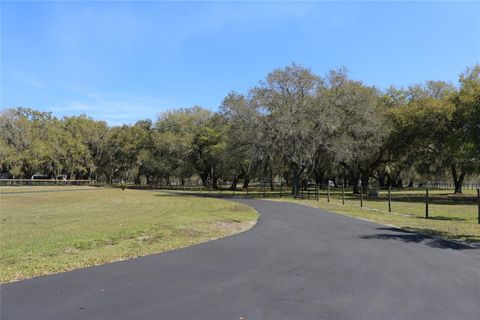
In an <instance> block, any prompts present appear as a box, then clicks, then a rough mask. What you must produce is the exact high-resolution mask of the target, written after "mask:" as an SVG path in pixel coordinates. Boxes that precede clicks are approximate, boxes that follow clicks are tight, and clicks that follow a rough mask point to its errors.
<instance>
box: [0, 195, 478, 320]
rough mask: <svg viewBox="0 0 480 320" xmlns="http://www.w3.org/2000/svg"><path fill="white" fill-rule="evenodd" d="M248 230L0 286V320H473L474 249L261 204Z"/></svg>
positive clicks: (289, 206) (297, 208)
mask: <svg viewBox="0 0 480 320" xmlns="http://www.w3.org/2000/svg"><path fill="white" fill-rule="evenodd" d="M237 201H239V202H242V203H246V204H249V205H251V206H253V207H255V208H256V209H257V210H258V211H259V212H260V213H261V218H260V221H259V223H258V224H257V225H256V226H255V227H254V228H253V229H252V230H250V231H248V232H246V233H243V234H240V235H236V236H232V237H228V238H225V239H221V240H217V241H211V242H209V243H205V244H201V245H197V246H194V247H190V248H186V249H181V250H176V251H171V252H168V253H164V254H158V255H152V256H148V257H143V258H138V259H133V260H130V261H124V262H118V263H112V264H107V265H103V266H99V267H92V268H86V269H82V270H76V271H72V272H67V273H63V274H58V275H53V276H46V277H41V278H36V279H32V280H26V281H21V282H16V283H12V284H8V285H3V286H2V287H1V319H2V320H12V319H18V320H34V319H42V320H43V319H59V320H74V319H82V320H84V319H103V320H106V319H115V320H121V319H128V320H136V319H195V320H199V319H200V320H206V319H209V320H210V319H219V320H224V319H236V320H240V319H242V318H243V319H246V320H249V319H252V320H253V319H275V320H279V319H288V320H300V319H368V320H375V319H382V320H384V319H435V320H441V319H474V320H478V319H480V250H479V249H471V248H469V247H466V246H462V245H456V244H453V243H450V242H446V241H441V240H435V239H431V238H427V237H424V236H420V235H417V234H413V233H406V232H402V231H400V230H396V229H393V228H389V227H385V226H381V225H377V224H374V223H369V222H366V221H362V220H356V219H352V218H348V217H345V216H341V215H336V214H331V213H327V212H323V211H319V210H316V209H313V208H308V207H305V206H301V205H297V204H290V203H280V202H273V201H272V202H271V201H262V200H251V199H244V200H237Z"/></svg>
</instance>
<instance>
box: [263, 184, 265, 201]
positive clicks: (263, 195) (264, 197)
mask: <svg viewBox="0 0 480 320" xmlns="http://www.w3.org/2000/svg"><path fill="white" fill-rule="evenodd" d="M263 197H264V198H265V181H264V182H263Z"/></svg>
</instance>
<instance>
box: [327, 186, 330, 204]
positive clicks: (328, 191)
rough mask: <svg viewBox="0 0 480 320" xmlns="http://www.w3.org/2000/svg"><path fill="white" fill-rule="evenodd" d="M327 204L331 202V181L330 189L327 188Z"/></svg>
mask: <svg viewBox="0 0 480 320" xmlns="http://www.w3.org/2000/svg"><path fill="white" fill-rule="evenodd" d="M327 202H330V181H329V182H328V187H327Z"/></svg>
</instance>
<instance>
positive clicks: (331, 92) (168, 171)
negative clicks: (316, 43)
mask: <svg viewBox="0 0 480 320" xmlns="http://www.w3.org/2000/svg"><path fill="white" fill-rule="evenodd" d="M0 128H1V129H0V130H1V132H0V161H1V171H2V173H3V175H4V176H5V175H9V176H10V177H12V178H30V177H31V176H32V175H33V174H43V175H49V176H52V177H53V176H58V175H61V174H66V175H67V176H68V178H69V179H95V180H97V181H104V182H108V183H112V182H114V181H116V180H125V181H127V182H130V183H136V184H148V185H159V184H169V183H172V182H173V181H175V182H176V183H182V184H184V183H189V182H191V181H193V180H195V181H196V180H198V181H201V182H202V183H203V184H204V185H208V184H210V183H211V184H212V186H213V187H214V188H216V187H217V185H218V183H219V182H220V181H223V182H224V181H228V182H230V183H231V187H232V188H237V185H240V184H241V185H242V187H247V186H248V185H249V183H250V182H251V181H269V182H271V183H272V187H273V181H275V180H277V181H278V180H279V179H281V180H282V181H283V182H284V183H286V184H289V185H293V186H295V187H296V188H294V189H295V190H300V188H301V187H302V186H304V185H305V184H306V183H308V182H313V183H322V184H323V183H325V182H326V181H327V180H332V181H335V183H340V182H341V183H348V184H350V185H353V186H354V191H356V192H358V191H359V185H363V186H364V188H365V190H366V189H367V188H368V186H369V184H372V183H376V184H378V185H380V186H394V187H403V186H406V185H413V183H414V182H426V181H434V180H438V179H444V178H445V177H449V179H451V181H452V182H453V183H454V185H455V192H457V193H458V192H461V191H462V190H461V187H462V183H463V182H464V180H465V178H466V177H468V175H478V174H479V172H480V66H479V65H476V66H474V67H473V68H469V69H467V70H466V71H465V72H464V73H462V74H461V75H460V77H459V83H458V85H453V84H450V83H446V82H443V81H427V82H426V83H424V84H419V85H412V86H410V87H408V88H395V87H391V88H389V89H387V90H385V91H380V90H378V89H377V88H375V87H371V86H367V85H365V84H363V83H362V82H360V81H355V80H352V79H350V78H349V77H348V74H347V72H346V71H345V70H344V69H340V70H334V71H330V72H329V73H328V74H327V75H325V76H323V77H320V76H318V75H316V74H314V73H312V72H311V71H310V70H309V69H307V68H304V67H302V66H299V65H296V64H292V65H289V66H287V67H285V68H283V69H277V70H274V71H272V72H271V73H269V74H268V75H267V77H266V78H265V79H264V80H263V81H261V82H260V83H259V85H258V86H256V87H253V88H252V89H251V90H249V91H248V92H246V93H243V94H242V93H237V92H231V93H229V94H228V95H227V96H226V97H225V99H224V100H223V103H222V105H221V106H220V109H219V111H218V112H212V111H209V110H206V109H203V108H201V107H198V106H195V107H192V108H188V109H180V110H173V111H168V112H165V113H162V114H161V115H160V116H159V118H158V119H156V121H155V122H153V121H152V120H143V121H138V122H137V123H135V124H134V125H123V126H117V127H109V126H108V125H107V124H106V123H105V122H103V121H96V120H93V119H91V118H89V117H87V116H86V115H81V116H74V117H65V118H63V119H58V118H56V117H54V116H53V115H52V114H51V113H47V112H39V111H35V110H32V109H27V108H16V109H7V110H4V111H2V113H1V115H0Z"/></svg>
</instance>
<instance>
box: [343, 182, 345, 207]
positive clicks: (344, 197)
mask: <svg viewBox="0 0 480 320" xmlns="http://www.w3.org/2000/svg"><path fill="white" fill-rule="evenodd" d="M342 204H343V205H345V182H344V183H343V184H342Z"/></svg>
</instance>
